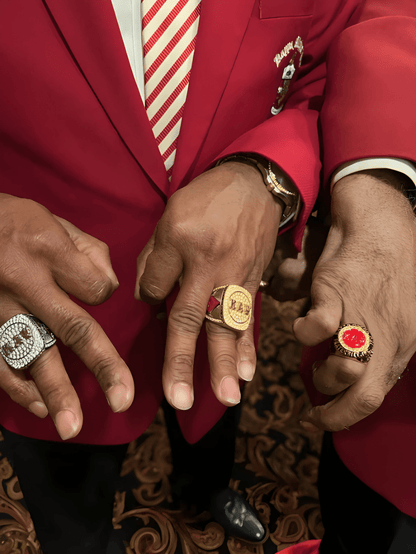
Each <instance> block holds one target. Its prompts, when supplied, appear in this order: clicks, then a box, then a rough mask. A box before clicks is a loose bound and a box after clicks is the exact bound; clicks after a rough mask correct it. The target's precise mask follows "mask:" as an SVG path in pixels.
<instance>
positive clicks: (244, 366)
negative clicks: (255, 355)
mask: <svg viewBox="0 0 416 554" xmlns="http://www.w3.org/2000/svg"><path fill="white" fill-rule="evenodd" d="M255 370H256V368H255V367H254V365H253V364H252V363H250V362H240V364H239V366H238V375H239V376H240V377H241V379H244V381H251V380H252V379H253V377H254V372H255Z"/></svg>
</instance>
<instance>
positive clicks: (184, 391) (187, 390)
mask: <svg viewBox="0 0 416 554" xmlns="http://www.w3.org/2000/svg"><path fill="white" fill-rule="evenodd" d="M170 401H171V403H172V404H173V405H174V406H175V408H177V409H178V410H189V408H191V407H192V404H193V403H194V397H193V393H192V390H191V387H190V386H189V385H187V384H186V383H175V384H174V385H173V386H172V388H171V389H170Z"/></svg>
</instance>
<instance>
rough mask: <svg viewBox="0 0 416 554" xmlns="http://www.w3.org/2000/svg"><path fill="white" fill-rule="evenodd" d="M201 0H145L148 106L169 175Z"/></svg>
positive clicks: (150, 119) (144, 45) (147, 110)
mask: <svg viewBox="0 0 416 554" xmlns="http://www.w3.org/2000/svg"><path fill="white" fill-rule="evenodd" d="M199 13H200V0H142V36H143V59H144V82H145V97H146V98H145V108H146V112H147V115H148V117H149V121H150V125H151V127H152V130H153V134H154V135H155V138H156V142H157V144H158V147H159V151H160V153H161V155H162V158H163V162H164V164H165V167H166V170H167V172H168V176H169V178H170V176H171V173H172V167H173V162H174V160H175V154H176V144H177V140H178V136H179V130H180V127H181V122H182V114H183V109H184V105H185V99H186V94H187V92H188V85H189V76H190V74H191V66H192V59H193V56H194V50H195V42H196V34H197V32H198V23H199Z"/></svg>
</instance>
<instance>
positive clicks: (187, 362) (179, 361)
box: [169, 353, 194, 379]
mask: <svg viewBox="0 0 416 554" xmlns="http://www.w3.org/2000/svg"><path fill="white" fill-rule="evenodd" d="M169 362H170V364H171V365H172V367H173V369H174V370H175V378H176V379H179V377H180V376H181V375H182V376H186V377H188V376H189V372H187V371H186V370H185V371H184V370H183V368H188V370H192V369H193V366H194V358H193V356H191V355H190V354H184V353H180V354H177V353H175V354H173V355H172V356H171V357H170V359H169ZM177 368H179V369H177ZM181 368H182V373H181V371H180V369H181Z"/></svg>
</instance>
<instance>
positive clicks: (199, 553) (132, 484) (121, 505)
mask: <svg viewBox="0 0 416 554" xmlns="http://www.w3.org/2000/svg"><path fill="white" fill-rule="evenodd" d="M302 308H303V302H302V301H298V302H294V303H290V302H287V303H284V304H279V303H278V302H275V301H274V300H272V299H270V298H267V297H265V298H264V299H263V312H262V324H261V336H260V347H259V358H258V364H257V372H256V376H255V378H254V379H253V381H252V382H251V383H249V384H247V385H246V387H245V390H244V397H243V409H242V417H241V421H240V426H239V430H238V436H237V443H236V458H235V467H234V472H233V476H232V480H231V482H230V486H231V487H232V488H233V489H234V490H236V491H239V492H241V494H243V495H245V496H246V498H247V499H248V501H249V503H250V504H251V505H252V506H253V507H254V508H255V510H256V511H257V513H258V514H259V517H260V519H261V521H262V522H263V524H264V525H265V527H266V529H267V534H266V537H265V538H264V540H263V542H262V543H261V544H252V543H248V542H244V541H242V540H239V539H235V538H234V537H227V536H226V535H225V533H224V530H223V529H222V527H221V526H220V525H218V524H217V523H215V522H213V521H212V519H211V517H210V514H209V513H208V512H204V513H202V514H197V515H195V516H193V517H187V516H186V515H185V514H183V513H182V512H180V511H175V510H172V509H169V505H170V504H169V502H170V485H169V474H170V472H171V469H172V468H171V462H170V447H169V442H168V437H167V432H166V429H165V426H164V421H163V415H162V413H161V412H160V413H159V414H158V416H157V417H156V419H155V421H154V422H153V424H152V425H151V426H150V428H149V429H148V431H147V432H146V433H145V434H144V435H143V436H142V437H140V439H138V440H137V441H134V442H132V443H131V444H130V446H129V449H128V452H127V456H126V459H125V461H124V464H123V469H122V476H121V477H122V479H121V487H120V490H119V492H118V493H117V495H116V499H115V505H114V517H113V525H114V529H115V533H117V534H119V535H120V537H122V539H123V541H124V544H125V546H126V554H204V553H210V554H274V553H276V552H279V551H281V550H283V549H284V548H286V547H288V546H290V545H292V544H295V543H298V542H301V541H304V540H309V539H318V538H321V537H322V535H323V527H322V522H321V516H320V509H319V501H318V491H317V485H316V482H317V472H318V460H319V450H320V443H321V439H322V436H321V435H320V434H309V433H308V432H307V431H305V430H304V429H303V428H302V427H301V426H300V425H299V419H300V414H301V413H302V412H303V411H304V410H305V409H307V407H308V400H307V397H306V394H305V392H304V388H303V384H302V381H301V379H300V377H299V375H298V371H297V368H298V365H299V359H300V347H299V344H297V342H296V341H295V339H294V337H293V335H292V333H291V328H292V322H293V320H294V319H295V318H296V317H297V316H298V315H299V313H300V312H301V310H302ZM0 479H1V481H2V484H3V486H2V487H0V504H1V506H0V512H1V513H0V554H40V553H41V552H42V550H41V547H40V545H39V542H38V541H37V539H36V533H35V529H34V527H33V523H32V520H31V518H30V514H29V512H28V511H27V510H26V508H25V505H24V500H22V493H21V491H20V487H19V483H18V480H17V477H16V476H15V475H14V473H13V469H12V467H11V466H10V464H9V462H8V460H7V458H6V457H5V456H4V453H2V448H1V442H0Z"/></svg>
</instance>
